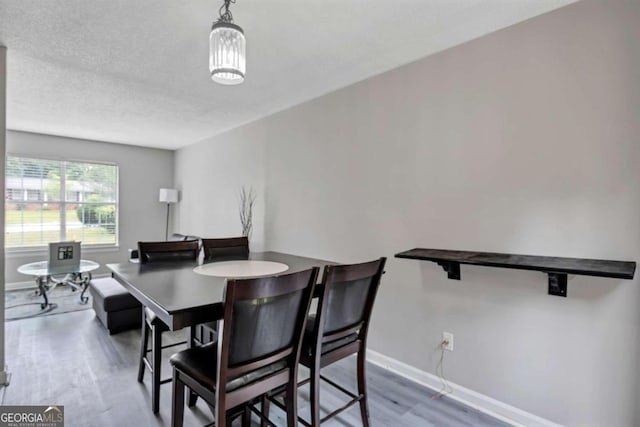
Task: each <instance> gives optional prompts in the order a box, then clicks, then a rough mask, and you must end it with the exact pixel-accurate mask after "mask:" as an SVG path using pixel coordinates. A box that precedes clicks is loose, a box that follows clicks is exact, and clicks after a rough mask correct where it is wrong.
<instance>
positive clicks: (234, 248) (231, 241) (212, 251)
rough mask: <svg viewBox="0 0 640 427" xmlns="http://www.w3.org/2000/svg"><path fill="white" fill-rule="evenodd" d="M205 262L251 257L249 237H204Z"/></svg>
mask: <svg viewBox="0 0 640 427" xmlns="http://www.w3.org/2000/svg"><path fill="white" fill-rule="evenodd" d="M202 248H203V250H204V262H209V261H231V260H238V259H247V258H248V257H249V239H248V238H247V237H244V236H243V237H229V238H222V239H202Z"/></svg>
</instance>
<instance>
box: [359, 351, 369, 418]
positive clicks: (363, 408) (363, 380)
mask: <svg viewBox="0 0 640 427" xmlns="http://www.w3.org/2000/svg"><path fill="white" fill-rule="evenodd" d="M357 363H358V394H359V395H361V396H362V399H360V416H361V417H362V426H363V427H369V404H368V403H367V370H366V366H367V359H366V355H365V351H364V349H361V350H360V351H359V352H358V362H357Z"/></svg>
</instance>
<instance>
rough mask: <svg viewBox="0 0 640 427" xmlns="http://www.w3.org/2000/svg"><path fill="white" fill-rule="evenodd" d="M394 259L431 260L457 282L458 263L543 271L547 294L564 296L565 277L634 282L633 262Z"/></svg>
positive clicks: (423, 252)
mask: <svg viewBox="0 0 640 427" xmlns="http://www.w3.org/2000/svg"><path fill="white" fill-rule="evenodd" d="M396 258H408V259H417V260H423V261H433V262H435V263H437V264H438V265H439V266H441V267H442V268H443V269H444V271H446V272H447V275H448V277H449V279H454V280H460V264H469V265H480V266H484V267H498V268H512V269H516V270H535V271H542V272H543V273H546V274H548V275H549V295H557V296H562V297H566V296H567V275H568V274H575V275H581V276H598V277H611V278H615V279H633V275H634V273H635V271H636V263H635V262H631V261H611V260H603V259H585V258H561V257H547V256H535V255H516V254H500V253H493V252H468V251H450V250H442V249H423V248H416V249H411V250H409V251H405V252H400V253H399V254H396Z"/></svg>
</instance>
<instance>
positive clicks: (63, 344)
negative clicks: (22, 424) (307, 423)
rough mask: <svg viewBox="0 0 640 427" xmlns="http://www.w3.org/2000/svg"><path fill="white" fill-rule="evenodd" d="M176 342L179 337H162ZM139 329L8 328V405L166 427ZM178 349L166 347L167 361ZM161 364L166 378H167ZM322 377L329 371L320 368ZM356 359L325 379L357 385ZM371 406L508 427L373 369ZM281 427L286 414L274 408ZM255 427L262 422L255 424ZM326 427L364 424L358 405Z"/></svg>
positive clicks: (336, 401)
mask: <svg viewBox="0 0 640 427" xmlns="http://www.w3.org/2000/svg"><path fill="white" fill-rule="evenodd" d="M165 335H168V337H165V339H166V338H169V339H174V340H175V341H179V340H181V339H182V338H183V337H182V336H181V334H179V333H172V334H165ZM139 336H140V331H139V330H138V331H129V332H123V333H120V334H117V335H112V336H110V335H109V334H108V333H107V332H106V330H105V329H104V328H103V327H102V325H101V324H100V323H99V322H98V320H97V319H96V318H95V315H94V313H93V310H86V311H79V312H72V313H65V314H60V315H56V316H48V317H43V318H35V319H26V320H20V321H14V322H8V323H7V324H6V353H7V355H6V358H7V365H8V368H9V372H10V373H11V384H10V385H9V386H8V387H7V388H6V390H5V393H4V402H3V403H4V404H31V405H64V410H65V421H66V424H65V425H66V426H83V427H85V426H117V427H123V426H126V427H139V426H168V425H170V421H171V386H170V385H169V384H167V385H163V386H162V389H161V393H160V395H161V396H160V397H161V399H160V413H159V414H158V415H157V416H154V414H153V413H152V412H151V394H150V384H149V380H150V376H149V375H146V376H145V382H144V384H139V383H138V382H137V381H136V372H137V366H138V365H137V356H138V351H139V339H140V338H139ZM179 349H180V347H174V348H172V349H168V350H167V352H166V354H164V355H163V356H164V357H165V358H168V357H169V356H170V354H171V353H172V352H175V351H177V350H179ZM168 365H169V364H168V363H163V368H165V369H164V371H163V377H168V376H169V375H170V373H171V372H170V369H169V366H168ZM323 372H325V371H324V370H323ZM354 372H355V360H354V359H353V360H352V359H348V360H345V361H342V362H340V363H337V364H335V365H334V366H331V367H329V368H327V369H326V374H327V376H330V377H332V378H334V379H337V380H338V382H340V383H341V384H344V385H347V386H351V388H352V389H353V387H354V386H355V373H354ZM302 375H306V371H304V370H303V371H302ZM368 385H369V406H370V410H371V416H372V425H373V426H394V427H395V426H398V427H403V426H406V427H409V426H474V427H475V426H504V425H506V424H504V423H503V422H501V421H498V420H495V419H493V418H491V417H489V416H487V415H485V414H482V413H479V412H477V411H475V410H473V409H471V408H468V407H466V406H464V405H461V404H459V403H457V402H455V401H453V400H451V399H447V398H443V399H439V400H432V399H431V398H430V396H431V394H433V391H432V390H430V389H427V388H424V387H422V386H420V385H417V384H415V383H413V382H411V381H408V380H406V379H404V378H402V377H399V376H397V375H395V374H393V373H391V372H388V371H385V370H384V369H381V368H379V367H377V366H375V365H368ZM341 398H342V396H340V394H339V393H338V392H335V391H333V390H332V389H330V388H326V389H325V388H323V389H322V390H321V402H322V408H323V410H324V414H326V413H328V412H330V411H332V410H333V409H335V408H337V407H339V406H341V402H343V401H342V400H341ZM307 399H308V388H307V387H303V388H301V389H300V400H299V413H300V414H301V415H303V416H305V417H306V416H308V404H307V401H308V400H307ZM272 418H274V421H276V422H277V424H278V425H285V422H284V418H283V417H282V414H281V413H280V412H279V411H278V410H277V409H273V410H272ZM211 421H212V416H211V412H210V411H209V409H208V407H206V405H204V404H203V403H202V400H201V399H199V400H198V404H197V406H196V407H195V408H193V410H191V409H189V408H187V409H186V410H185V426H202V425H205V424H208V423H210V422H211ZM254 422H255V423H257V419H256V420H255V421H254ZM323 425H327V426H359V425H360V415H359V410H358V408H357V405H355V406H354V407H352V408H351V409H349V410H348V411H347V412H345V413H343V415H342V416H341V417H338V418H336V419H335V420H332V421H331V422H328V423H326V424H323Z"/></svg>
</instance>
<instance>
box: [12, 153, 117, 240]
mask: <svg viewBox="0 0 640 427" xmlns="http://www.w3.org/2000/svg"><path fill="white" fill-rule="evenodd" d="M63 189H64V191H63ZM5 200H6V204H5V209H6V217H7V221H6V229H5V233H6V247H7V248H19V247H34V246H40V247H42V246H46V245H47V244H48V243H49V242H54V241H60V240H77V241H81V242H82V244H83V245H87V244H88V245H91V244H111V245H113V244H117V243H118V236H117V231H118V224H117V219H118V214H117V208H118V167H117V166H115V165H104V164H97V163H79V162H65V161H58V160H42V159H30V158H25V157H13V156H11V157H7V167H6V187H5Z"/></svg>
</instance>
